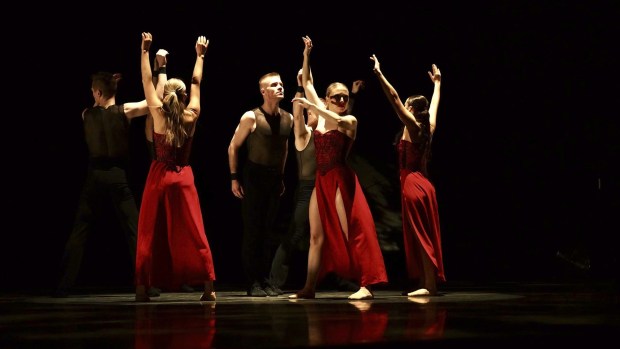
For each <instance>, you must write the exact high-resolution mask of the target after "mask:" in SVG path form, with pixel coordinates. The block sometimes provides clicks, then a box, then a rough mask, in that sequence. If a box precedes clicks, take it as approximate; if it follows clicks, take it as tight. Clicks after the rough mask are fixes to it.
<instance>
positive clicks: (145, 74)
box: [140, 32, 162, 108]
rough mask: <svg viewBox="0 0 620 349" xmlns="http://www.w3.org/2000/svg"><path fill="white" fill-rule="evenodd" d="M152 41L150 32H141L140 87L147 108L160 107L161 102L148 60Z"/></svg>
mask: <svg viewBox="0 0 620 349" xmlns="http://www.w3.org/2000/svg"><path fill="white" fill-rule="evenodd" d="M152 42H153V36H152V35H151V33H148V32H144V33H142V46H141V47H142V53H141V60H140V71H141V72H142V87H143V88H144V96H145V97H146V102H147V104H148V106H149V108H161V106H162V102H161V100H160V99H159V98H158V97H157V92H156V91H155V86H154V85H153V72H152V71H151V62H150V61H149V49H150V48H151V43H152Z"/></svg>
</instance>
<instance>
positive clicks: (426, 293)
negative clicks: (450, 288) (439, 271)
mask: <svg viewBox="0 0 620 349" xmlns="http://www.w3.org/2000/svg"><path fill="white" fill-rule="evenodd" d="M430 295H431V293H430V292H429V291H428V290H427V289H425V288H421V289H418V290H415V291H413V292H409V293H407V296H408V297H419V296H430Z"/></svg>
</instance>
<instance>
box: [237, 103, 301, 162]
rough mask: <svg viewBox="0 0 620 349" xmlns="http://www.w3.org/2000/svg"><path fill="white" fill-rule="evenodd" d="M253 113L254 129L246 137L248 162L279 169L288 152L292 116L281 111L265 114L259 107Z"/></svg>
mask: <svg viewBox="0 0 620 349" xmlns="http://www.w3.org/2000/svg"><path fill="white" fill-rule="evenodd" d="M253 112H254V115H256V129H255V130H254V131H253V132H252V133H250V135H249V136H248V140H247V148H248V160H250V161H252V162H253V163H256V164H260V165H264V166H268V167H280V166H281V165H282V162H283V161H284V157H285V155H286V151H287V150H288V138H289V135H290V133H291V130H292V126H293V120H292V116H291V114H290V113H289V112H287V111H285V110H283V109H280V113H279V114H276V115H268V114H266V113H265V111H264V110H263V109H262V108H261V107H258V108H255V109H254V110H253Z"/></svg>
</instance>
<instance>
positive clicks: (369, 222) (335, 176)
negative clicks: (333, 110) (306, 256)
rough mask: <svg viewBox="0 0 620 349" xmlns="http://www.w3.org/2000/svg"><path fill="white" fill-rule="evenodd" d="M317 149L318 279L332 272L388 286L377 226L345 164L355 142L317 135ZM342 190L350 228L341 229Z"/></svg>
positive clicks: (340, 135)
mask: <svg viewBox="0 0 620 349" xmlns="http://www.w3.org/2000/svg"><path fill="white" fill-rule="evenodd" d="M314 144H315V149H316V162H317V170H316V180H315V188H316V199H317V204H318V209H319V215H320V216H321V223H322V225H323V231H324V232H325V240H324V243H323V250H322V252H323V253H322V258H321V271H320V273H319V278H322V277H324V276H325V274H327V273H329V272H335V273H336V274H337V275H339V276H341V277H344V278H348V279H354V280H357V281H358V282H359V283H360V286H368V285H373V284H381V283H386V282H387V273H386V271H385V264H384V262H383V255H382V254H381V248H380V246H379V240H378V238H377V231H376V229H375V222H374V220H373V217H372V213H371V211H370V207H369V206H368V202H367V201H366V197H365V196H364V193H363V191H362V187H361V186H360V183H359V181H358V178H357V175H356V174H355V172H354V171H353V169H352V168H351V167H349V166H348V165H347V163H346V159H347V156H348V154H349V151H350V150H351V146H352V145H353V139H351V138H349V137H348V136H347V135H345V134H344V133H342V132H340V131H338V130H331V131H328V132H326V133H324V134H323V133H321V132H319V131H316V130H315V131H314ZM338 189H339V190H340V193H341V196H342V200H343V203H344V208H345V212H346V216H347V225H348V228H349V232H348V237H347V236H345V234H344V231H343V230H342V228H341V227H340V220H339V218H338V212H337V211H336V192H337V190H338Z"/></svg>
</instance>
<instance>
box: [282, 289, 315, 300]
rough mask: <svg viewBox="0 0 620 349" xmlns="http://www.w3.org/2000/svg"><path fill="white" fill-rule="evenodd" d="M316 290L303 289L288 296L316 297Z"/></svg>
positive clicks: (298, 297)
mask: <svg viewBox="0 0 620 349" xmlns="http://www.w3.org/2000/svg"><path fill="white" fill-rule="evenodd" d="M314 297H315V294H314V291H307V290H301V291H299V292H297V293H295V294H292V295H290V296H288V298H289V299H314Z"/></svg>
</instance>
